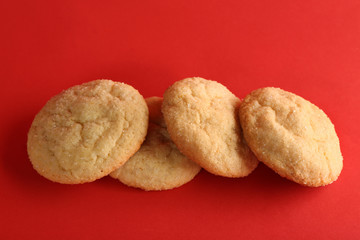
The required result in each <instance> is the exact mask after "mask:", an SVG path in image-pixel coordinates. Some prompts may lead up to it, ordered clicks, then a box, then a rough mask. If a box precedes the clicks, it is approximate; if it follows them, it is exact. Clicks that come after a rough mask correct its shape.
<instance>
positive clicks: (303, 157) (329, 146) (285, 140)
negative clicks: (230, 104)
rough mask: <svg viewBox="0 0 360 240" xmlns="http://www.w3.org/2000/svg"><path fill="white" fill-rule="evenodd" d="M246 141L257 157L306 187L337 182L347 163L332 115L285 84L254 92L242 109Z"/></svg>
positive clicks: (241, 119)
mask: <svg viewBox="0 0 360 240" xmlns="http://www.w3.org/2000/svg"><path fill="white" fill-rule="evenodd" d="M239 116H240V121H241V125H242V128H243V131H244V136H245V139H246V141H247V143H248V145H249V146H250V148H251V149H252V151H253V152H254V153H255V155H256V156H257V158H258V159H259V160H260V161H262V162H263V163H265V164H266V165H267V166H269V167H270V168H272V169H273V170H275V171H276V172H277V173H278V174H280V175H281V176H283V177H286V178H288V179H290V180H293V181H295V182H297V183H299V184H302V185H306V186H323V185H326V184H330V183H332V182H333V181H335V180H336V179H337V178H338V176H339V174H340V172H341V170H342V167H343V158H342V155H341V151H340V145H339V139H338V137H337V135H336V132H335V128H334V125H333V124H332V123H331V121H330V119H329V118H328V117H327V115H326V114H325V113H324V112H323V111H322V110H321V109H319V108H318V107H317V106H315V105H314V104H312V103H310V102H309V101H307V100H305V99H303V98H302V97H300V96H297V95H295V94H293V93H290V92H287V91H284V90H281V89H279V88H271V87H268V88H262V89H258V90H255V91H253V92H252V93H250V94H249V95H248V96H246V98H245V99H244V101H243V102H242V104H241V107H240V111H239Z"/></svg>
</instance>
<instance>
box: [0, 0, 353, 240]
mask: <svg viewBox="0 0 360 240" xmlns="http://www.w3.org/2000/svg"><path fill="white" fill-rule="evenodd" d="M359 13H360V3H359V1H340V0H339V1H330V0H327V1H296V0H295V1H287V0H280V1H267V0H263V1H243V0H242V1H72V0H71V1H70V0H68V1H38V0H34V1H1V3H0V29H1V30H0V31H1V33H2V34H1V35H2V36H1V38H0V46H1V51H0V52H1V53H0V54H1V55H0V56H1V60H0V61H1V62H0V69H1V88H0V98H1V99H0V104H1V111H2V114H1V118H0V126H1V127H0V130H1V135H0V136H1V139H0V141H1V142H0V154H1V155H0V156H1V161H0V189H1V191H0V203H1V204H0V238H1V239H35V237H36V239H57V238H59V239H105V238H110V237H111V238H114V239H117V238H118V239H144V238H147V239H163V238H164V239H165V238H166V239H189V238H196V239H221V238H227V239H280V238H286V239H358V238H359V236H360V227H359V222H360V204H359V197H360V175H359V168H360V161H359V156H358V151H357V149H359V145H360V142H359V137H358V135H359V133H360V131H359V122H360V113H359V102H360V97H359V91H360V14H359ZM190 76H201V77H204V78H208V79H213V80H217V81H219V82H221V83H222V84H224V85H225V86H227V87H228V88H229V89H230V90H231V91H232V92H234V93H235V94H236V95H237V96H238V97H240V98H243V97H244V96H245V95H246V94H247V93H249V92H250V91H251V90H253V89H256V88H259V87H265V86H277V87H281V88H283V89H285V90H288V91H292V92H294V93H296V94H298V95H300V96H303V97H304V98H306V99H308V100H310V101H312V102H313V103H315V104H316V105H318V106H319V107H320V108H322V109H323V110H324V111H325V112H326V113H327V114H328V116H329V117H330V118H331V120H332V121H333V123H334V124H335V127H336V131H337V133H338V135H339V138H340V142H341V149H342V153H343V156H344V169H343V172H342V174H341V176H340V178H339V179H338V181H337V182H335V183H333V184H331V185H329V186H326V187H321V188H307V187H302V186H299V185H297V184H295V183H292V182H290V181H288V180H286V179H283V178H281V177H279V176H278V175H277V174H275V173H274V172H272V171H271V170H269V169H268V168H267V167H265V166H264V165H262V164H261V165H260V166H259V167H258V168H257V169H256V170H255V172H254V173H252V174H251V175H250V176H249V177H246V178H243V179H227V178H222V177H216V176H213V175H211V174H209V173H207V172H205V171H202V172H201V173H200V174H199V175H198V176H197V177H196V178H195V179H194V180H193V181H192V182H190V183H188V184H186V185H185V186H183V187H181V188H178V189H175V190H170V191H163V192H143V191H141V190H136V189H132V188H129V187H126V186H124V185H122V184H121V183H119V182H117V181H115V180H113V179H111V178H109V177H105V178H103V179H101V180H98V181H96V182H93V183H88V184H83V185H74V186H69V185H61V184H56V183H52V182H50V181H48V180H46V179H45V178H43V177H41V176H39V175H38V174H37V173H36V172H35V171H34V170H33V169H32V167H31V164H30V162H29V160H28V157H27V153H26V139H27V131H28V129H29V127H30V124H31V121H32V119H33V117H34V116H35V114H36V113H37V112H38V111H39V110H40V108H41V107H42V106H43V105H44V104H45V102H46V101H47V100H48V99H49V98H50V97H51V96H53V95H55V94H57V93H59V92H60V91H61V90H63V89H65V88H68V87H70V86H73V85H75V84H79V83H82V82H86V81H90V80H94V79H98V78H109V79H113V80H116V81H123V82H126V83H128V84H131V85H133V86H134V87H135V88H137V89H138V90H139V91H140V92H141V93H142V94H143V96H145V97H149V96H153V95H157V96H161V95H162V93H163V92H164V90H165V89H166V88H167V87H168V86H169V85H171V84H172V83H173V82H175V81H177V80H180V79H183V78H185V77H190Z"/></svg>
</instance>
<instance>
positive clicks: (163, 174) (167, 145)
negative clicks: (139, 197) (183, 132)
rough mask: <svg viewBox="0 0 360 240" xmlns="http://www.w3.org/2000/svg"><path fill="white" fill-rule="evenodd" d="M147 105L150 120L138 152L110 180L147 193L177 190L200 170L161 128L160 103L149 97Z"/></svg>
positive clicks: (160, 100) (158, 99) (158, 100)
mask: <svg viewBox="0 0 360 240" xmlns="http://www.w3.org/2000/svg"><path fill="white" fill-rule="evenodd" d="M146 102H147V103H148V107H149V116H150V118H149V121H150V123H149V129H148V133H147V136H146V140H145V142H144V143H143V145H142V146H141V148H140V149H139V151H138V152H137V153H136V154H135V155H134V156H132V157H131V158H130V159H129V160H128V161H127V162H126V163H125V164H124V165H123V166H121V167H120V168H119V169H117V170H115V171H114V172H112V173H111V174H110V176H111V177H113V178H115V179H118V180H119V181H121V182H122V183H124V184H126V185H128V186H131V187H136V188H141V189H143V190H146V191H150V190H167V189H172V188H176V187H179V186H181V185H183V184H185V183H187V182H189V181H190V180H192V179H193V178H194V177H195V176H196V174H198V172H199V171H200V169H201V168H200V166H198V165H197V164H196V163H194V162H192V161H191V160H189V159H188V158H186V157H185V156H184V155H183V154H181V153H180V151H179V150H178V149H177V148H176V146H175V144H174V143H173V142H172V141H171V139H170V136H169V134H168V132H167V130H166V127H164V126H162V123H164V121H163V120H162V114H161V111H160V109H161V103H162V99H161V98H158V97H152V98H148V99H146Z"/></svg>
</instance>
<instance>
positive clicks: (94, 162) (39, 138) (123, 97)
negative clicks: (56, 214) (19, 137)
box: [27, 80, 149, 184]
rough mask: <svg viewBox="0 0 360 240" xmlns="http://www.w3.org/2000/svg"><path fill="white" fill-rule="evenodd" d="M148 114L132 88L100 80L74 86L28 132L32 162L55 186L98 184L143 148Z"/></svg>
mask: <svg viewBox="0 0 360 240" xmlns="http://www.w3.org/2000/svg"><path fill="white" fill-rule="evenodd" d="M148 114H149V113H148V108H147V105H146V103H145V100H144V98H143V97H142V96H141V95H140V94H139V92H138V91H137V90H136V89H134V88H133V87H131V86H129V85H127V84H124V83H119V82H113V81H111V80H96V81H92V82H88V83H84V84H82V85H77V86H74V87H71V88H69V89H67V90H65V91H63V92H62V93H60V94H59V95H56V96H54V97H53V98H51V99H50V100H49V101H48V102H47V103H46V105H45V106H44V107H43V108H42V109H41V110H40V112H39V113H38V114H37V115H36V116H35V119H34V121H33V123H32V125H31V128H30V130H29V133H28V142H27V149H28V154H29V158H30V161H31V163H32V165H33V167H34V169H35V170H36V171H37V172H38V173H39V174H40V175H42V176H44V177H45V178H47V179H49V180H52V181H54V182H59V183H67V184H76V183H84V182H91V181H94V180H96V179H98V178H101V177H103V176H106V175H108V174H109V173H110V172H112V171H113V170H115V169H116V168H118V167H120V166H121V165H122V164H123V163H125V161H127V160H128V159H129V158H130V156H132V155H133V154H134V153H135V152H136V151H137V150H138V149H139V148H140V145H141V144H142V142H143V141H144V139H145V136H146V132H147V127H148Z"/></svg>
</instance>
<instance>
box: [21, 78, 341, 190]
mask: <svg viewBox="0 0 360 240" xmlns="http://www.w3.org/2000/svg"><path fill="white" fill-rule="evenodd" d="M278 105H279V106H278ZM239 110H240V111H239ZM149 111H150V115H149ZM162 113H163V115H162ZM149 116H150V117H149ZM284 116H285V117H284ZM239 119H240V121H239ZM240 122H241V125H240ZM273 125H274V126H273ZM275 125H276V126H275ZM242 128H243V129H244V132H242ZM146 135H147V136H146ZM145 136H146V140H145ZM144 140H145V142H143V141H144ZM174 143H175V144H174ZM140 146H141V148H140ZM311 147H312V149H310V148H311ZM139 148H140V150H139ZM28 153H29V157H30V160H31V162H32V164H33V167H34V168H35V170H37V171H38V172H39V173H40V174H41V175H43V176H44V177H46V178H48V179H50V180H52V181H55V182H60V183H70V184H75V183H83V182H91V181H94V180H96V179H98V178H101V177H103V176H106V175H108V174H110V176H112V177H114V178H117V179H119V180H120V181H121V182H123V183H125V184H126V185H129V186H133V187H139V188H142V189H145V190H163V189H171V188H174V187H178V186H181V185H182V184H184V183H186V182H188V181H190V180H191V179H193V178H194V177H195V175H196V174H197V173H198V172H199V171H200V169H201V168H200V166H201V167H203V168H204V169H206V170H207V171H209V172H211V173H213V174H216V175H220V176H225V177H244V176H247V175H248V174H250V173H251V172H252V171H253V170H254V169H255V168H256V166H257V165H258V159H259V160H260V161H262V162H264V163H265V164H266V165H268V166H269V167H271V168H272V169H274V170H275V171H276V172H278V173H279V174H280V175H281V176H284V177H287V178H288V179H291V180H293V181H295V182H298V183H300V184H303V185H308V186H321V185H326V184H329V183H331V182H332V181H334V180H336V178H337V177H338V175H339V174H340V171H341V169H342V156H341V153H340V147H339V141H338V138H337V136H336V133H335V130H334V127H333V125H332V124H331V122H330V120H329V119H328V118H327V116H326V115H325V114H324V113H323V112H322V111H321V110H320V109H318V108H317V107H315V106H314V105H312V104H311V103H309V102H308V101H306V100H304V99H302V98H300V97H298V96H296V95H294V94H291V93H288V92H285V91H283V90H280V89H275V88H265V89H260V90H256V91H254V92H253V93H251V94H249V96H247V97H246V98H245V100H244V101H243V103H241V101H240V99H238V98H237V97H236V96H235V95H234V94H232V93H231V92H230V91H229V90H228V89H227V88H226V87H224V86H223V85H221V84H220V83H217V82H215V81H210V80H205V79H202V78H188V79H184V80H182V81H178V82H176V83H174V84H173V85H172V86H170V87H169V88H168V89H167V91H166V92H165V93H164V97H163V102H162V99H161V98H149V99H146V102H145V101H144V99H143V97H142V96H141V95H140V94H139V92H138V91H137V90H135V89H134V88H132V87H131V86H129V85H126V84H123V83H118V82H113V81H110V80H97V81H93V82H89V83H85V84H82V85H79V86H75V87H72V88H70V89H68V90H65V91H63V92H62V93H61V94H59V95H57V96H55V97H53V98H52V99H51V100H50V101H49V102H48V103H47V104H46V105H45V106H44V108H43V109H42V110H41V111H40V112H39V113H38V114H37V116H36V117H35V119H34V121H33V124H32V126H31V128H30V131H29V134H28ZM255 155H256V157H255ZM189 159H190V160H189Z"/></svg>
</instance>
